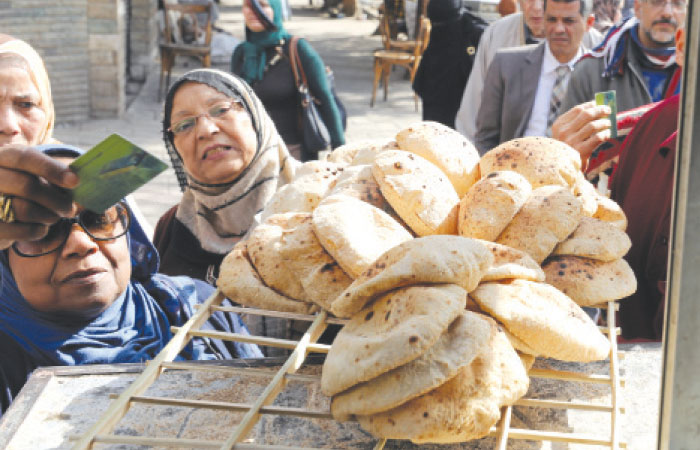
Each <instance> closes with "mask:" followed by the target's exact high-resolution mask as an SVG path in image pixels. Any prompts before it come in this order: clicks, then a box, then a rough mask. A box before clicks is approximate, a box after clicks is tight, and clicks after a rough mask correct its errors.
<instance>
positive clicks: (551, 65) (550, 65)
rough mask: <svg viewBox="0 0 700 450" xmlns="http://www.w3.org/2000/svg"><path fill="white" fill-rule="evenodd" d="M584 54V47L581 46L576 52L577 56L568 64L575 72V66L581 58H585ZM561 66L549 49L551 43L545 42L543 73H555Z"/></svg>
mask: <svg viewBox="0 0 700 450" xmlns="http://www.w3.org/2000/svg"><path fill="white" fill-rule="evenodd" d="M583 53H584V52H583V46H582V45H579V46H578V51H577V52H576V56H574V57H573V58H572V59H571V60H570V61H569V62H568V63H566V64H567V65H568V66H569V68H570V69H571V70H572V71H573V70H574V65H575V64H576V62H577V61H578V60H579V59H581V56H583ZM559 66H561V63H560V62H559V61H557V59H556V58H555V57H554V55H553V54H552V51H551V50H550V49H549V42H545V44H544V59H543V60H542V73H549V72H554V71H555V70H557V67H559Z"/></svg>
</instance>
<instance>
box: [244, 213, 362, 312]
mask: <svg viewBox="0 0 700 450" xmlns="http://www.w3.org/2000/svg"><path fill="white" fill-rule="evenodd" d="M264 225H265V226H266V227H271V226H276V227H279V229H280V232H279V233H273V235H274V236H275V239H276V240H273V241H271V242H267V243H260V245H262V246H263V248H264V249H265V250H266V251H265V252H264V253H261V254H259V255H258V250H257V249H255V248H252V250H251V251H254V252H255V253H256V258H255V260H254V263H255V264H256V267H258V265H262V266H264V267H265V268H266V271H265V272H264V273H266V275H267V276H265V277H263V279H265V280H268V279H269V280H270V282H268V285H269V286H272V287H274V288H275V289H277V290H278V291H281V292H286V291H289V292H290V294H289V295H290V296H291V292H294V291H293V290H292V289H290V287H292V286H297V285H301V291H300V294H299V295H300V296H299V297H293V298H295V299H297V300H303V301H310V302H314V303H316V304H317V305H319V306H321V307H322V308H323V309H325V310H330V304H331V301H332V300H333V299H334V298H336V297H337V296H338V295H339V294H340V293H341V292H342V291H343V290H344V289H345V288H347V287H348V286H350V283H352V278H350V277H349V276H348V275H347V274H346V273H345V272H344V271H343V269H341V268H340V266H339V265H338V263H337V262H336V261H335V260H334V259H333V258H332V257H331V256H330V255H329V254H328V253H327V252H326V250H325V249H324V248H323V247H322V246H321V244H320V243H319V241H318V239H317V238H316V234H315V233H314V230H313V224H312V223H311V214H310V213H287V214H283V215H276V216H272V217H271V218H270V219H269V221H268V222H266V223H265V224H264ZM252 235H255V236H257V232H253V234H252ZM252 235H251V238H252ZM269 235H270V234H268V236H269ZM251 242H254V241H253V240H251ZM273 264H274V265H273ZM268 271H269V273H268Z"/></svg>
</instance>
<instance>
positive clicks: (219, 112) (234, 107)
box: [168, 101, 244, 136]
mask: <svg viewBox="0 0 700 450" xmlns="http://www.w3.org/2000/svg"><path fill="white" fill-rule="evenodd" d="M243 110H244V108H243V104H242V103H241V102H239V101H232V102H226V103H217V104H216V105H214V106H212V107H211V108H209V110H207V112H205V113H202V114H198V115H196V116H192V117H188V118H186V119H182V120H180V121H178V122H176V123H174V124H173V125H171V126H170V128H168V131H170V132H171V133H173V134H174V135H175V136H180V135H184V134H187V133H189V132H190V131H192V130H193V129H194V127H195V125H197V119H199V118H200V117H202V116H207V117H208V118H209V119H218V118H221V117H224V116H225V115H226V114H228V113H229V112H230V111H233V112H237V111H243Z"/></svg>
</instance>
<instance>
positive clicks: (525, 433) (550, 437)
mask: <svg viewBox="0 0 700 450" xmlns="http://www.w3.org/2000/svg"><path fill="white" fill-rule="evenodd" d="M489 436H493V437H496V436H498V429H497V428H496V427H492V428H491V432H490V433H489ZM508 437H509V438H510V439H525V440H532V441H550V442H568V443H570V444H586V445H600V446H604V447H610V445H611V442H610V441H609V440H607V439H601V438H597V437H593V436H586V435H582V434H576V433H561V432H558V431H540V430H524V429H521V428H511V429H510V431H509V432H508ZM619 446H620V448H627V444H626V443H624V442H620V443H619Z"/></svg>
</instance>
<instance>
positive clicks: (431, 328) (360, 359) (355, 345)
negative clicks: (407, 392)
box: [321, 284, 467, 396]
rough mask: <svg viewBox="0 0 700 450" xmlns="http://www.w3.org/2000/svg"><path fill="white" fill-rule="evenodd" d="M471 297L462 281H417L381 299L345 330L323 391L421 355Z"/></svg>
mask: <svg viewBox="0 0 700 450" xmlns="http://www.w3.org/2000/svg"><path fill="white" fill-rule="evenodd" d="M466 302H467V292H466V291H465V290H464V289H462V288H461V287H459V286H455V285H451V284H445V285H441V286H412V287H407V288H399V289H396V290H394V291H391V292H389V293H388V294H386V295H384V296H382V297H380V298H378V299H377V300H375V301H374V302H372V303H371V304H369V305H367V306H366V307H365V308H364V309H362V310H361V311H360V312H358V313H357V314H356V315H355V316H353V318H352V319H350V321H349V322H348V323H347V324H346V325H345V326H344V327H343V328H342V329H341V330H340V332H339V333H338V335H337V336H336V337H335V340H334V341H333V345H332V346H331V349H330V351H329V352H328V356H327V357H326V361H325V363H324V364H323V373H322V376H321V390H322V391H323V393H324V394H326V395H329V396H330V395H335V394H337V393H339V392H342V391H344V390H346V389H348V388H350V387H352V386H355V385H356V384H359V383H362V382H363V381H367V380H371V379H372V378H375V377H377V376H379V375H380V374H382V373H384V372H388V371H389V370H391V369H394V368H396V367H399V366H401V365H403V364H406V363H408V362H410V361H413V360H414V359H416V358H418V357H419V356H420V355H422V354H423V353H424V352H425V351H426V350H427V349H429V348H430V347H432V346H433V345H435V342H437V340H438V339H439V338H440V336H441V335H442V333H444V332H445V330H446V329H447V327H448V326H449V324H450V323H452V322H453V321H454V320H455V319H456V318H457V316H459V315H460V314H461V313H462V311H464V306H465V305H466Z"/></svg>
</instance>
